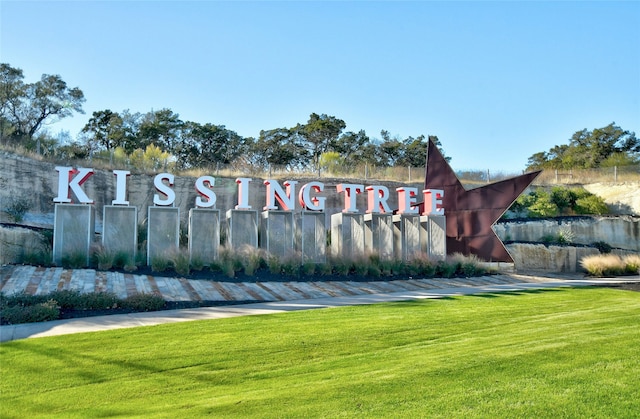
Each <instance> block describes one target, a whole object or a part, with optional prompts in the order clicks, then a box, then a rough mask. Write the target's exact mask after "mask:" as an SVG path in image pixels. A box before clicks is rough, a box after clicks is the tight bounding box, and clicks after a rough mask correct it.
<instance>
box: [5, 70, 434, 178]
mask: <svg viewBox="0 0 640 419" xmlns="http://www.w3.org/2000/svg"><path fill="white" fill-rule="evenodd" d="M0 66H1V68H0V71H1V75H0V77H1V80H0V82H1V84H2V86H1V89H0V90H1V92H0V102H1V103H0V111H1V112H2V113H1V116H0V136H1V142H2V143H3V144H14V145H20V146H23V147H25V148H27V149H33V150H36V149H37V151H38V152H40V153H41V154H49V155H53V156H58V157H62V158H70V159H83V158H88V157H90V156H94V155H96V154H100V153H107V154H111V155H113V153H117V154H118V155H125V156H128V157H130V158H133V159H134V160H135V158H136V156H138V157H139V156H140V154H141V153H143V152H147V154H149V153H151V154H154V153H155V154H157V153H168V154H164V155H170V156H172V160H173V164H174V166H175V167H176V168H177V169H192V168H210V167H215V166H216V165H229V164H234V163H238V162H240V163H242V164H244V165H251V166H254V167H262V168H265V167H268V166H269V165H277V166H284V167H287V168H290V169H305V168H311V169H315V168H317V167H319V166H321V165H324V166H325V167H326V166H336V165H339V166H344V167H349V166H353V165H358V164H363V163H368V164H371V165H375V166H381V167H391V166H413V167H420V166H424V164H425V159H426V150H427V144H428V139H429V138H431V139H433V140H434V141H436V143H437V144H438V145H440V142H439V140H438V138H437V137H426V136H424V135H419V136H417V137H415V138H414V137H408V138H404V139H401V138H398V137H392V136H391V135H390V134H389V132H388V131H384V130H383V131H382V132H381V134H380V135H381V138H380V139H378V138H371V137H369V136H368V135H367V134H366V132H365V131H364V130H360V131H358V132H354V131H345V129H346V123H345V121H343V120H342V119H340V118H337V117H335V116H331V115H327V114H317V113H311V114H310V115H309V119H308V120H307V121H306V123H298V124H296V125H295V126H293V127H280V128H273V129H268V130H262V131H260V134H259V136H258V138H253V137H243V136H241V135H239V134H238V133H237V132H235V131H233V130H230V129H228V128H227V127H225V126H224V125H217V124H214V123H198V122H193V121H183V120H182V119H181V118H180V115H179V114H178V113H176V112H174V111H173V110H171V109H170V108H162V109H160V110H152V111H150V112H146V113H140V112H131V111H130V110H123V111H121V112H117V111H112V110H111V109H105V110H100V111H96V112H93V114H92V115H91V117H90V118H89V120H88V122H87V123H86V124H85V126H84V127H83V128H82V130H81V132H80V133H79V134H78V136H77V137H76V138H71V136H70V135H69V134H68V133H66V134H63V135H62V136H59V137H58V138H54V137H53V136H51V134H49V132H48V131H47V130H46V129H43V128H44V127H45V126H46V124H47V123H51V122H55V121H58V120H60V119H62V118H66V117H69V116H71V115H72V114H74V113H80V114H83V113H84V111H83V109H82V104H83V103H84V102H85V97H84V94H83V92H82V90H80V89H79V88H78V87H74V88H69V87H68V86H67V84H66V83H65V82H64V81H63V80H62V78H61V77H60V76H58V75H47V74H43V75H42V78H41V79H40V80H39V81H37V82H35V83H25V82H24V80H23V79H24V75H23V72H22V70H21V69H19V68H14V67H11V66H10V65H9V64H0ZM60 137H62V138H60Z"/></svg>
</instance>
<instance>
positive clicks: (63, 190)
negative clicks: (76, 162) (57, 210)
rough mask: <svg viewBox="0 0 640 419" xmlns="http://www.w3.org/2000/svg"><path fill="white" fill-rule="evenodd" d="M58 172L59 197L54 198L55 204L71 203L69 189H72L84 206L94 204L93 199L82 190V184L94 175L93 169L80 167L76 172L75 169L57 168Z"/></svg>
mask: <svg viewBox="0 0 640 419" xmlns="http://www.w3.org/2000/svg"><path fill="white" fill-rule="evenodd" d="M56 171H58V196H57V197H56V198H53V202H59V203H68V202H71V199H70V198H69V189H71V190H72V191H73V193H74V194H75V195H76V198H78V201H80V202H81V203H83V204H93V199H91V198H89V197H88V196H87V195H86V194H85V193H84V191H83V190H82V188H81V186H82V184H83V183H84V182H86V180H87V179H89V178H90V177H91V175H93V169H87V168H83V167H79V168H78V169H77V170H76V169H74V168H73V167H63V166H56ZM74 175H75V177H73V176H74ZM72 177H73V179H72Z"/></svg>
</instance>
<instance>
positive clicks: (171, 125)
mask: <svg viewBox="0 0 640 419" xmlns="http://www.w3.org/2000/svg"><path fill="white" fill-rule="evenodd" d="M183 127H184V122H182V121H181V120H180V115H178V114H177V113H173V111H172V110H171V109H168V108H164V109H161V110H159V111H151V112H149V113H147V114H146V115H145V116H144V117H143V119H142V123H141V124H140V128H139V131H138V140H139V142H140V144H139V146H144V147H146V146H148V145H151V144H153V145H155V146H156V147H159V148H160V149H162V150H163V151H166V152H168V153H171V154H173V153H175V151H176V146H177V144H178V142H179V140H180V135H181V134H182V128H183Z"/></svg>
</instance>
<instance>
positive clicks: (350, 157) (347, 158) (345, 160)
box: [321, 130, 371, 165]
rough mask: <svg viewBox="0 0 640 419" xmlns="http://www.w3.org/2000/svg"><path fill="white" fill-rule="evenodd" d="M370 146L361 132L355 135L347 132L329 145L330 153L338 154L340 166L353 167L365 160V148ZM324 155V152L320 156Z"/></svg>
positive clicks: (365, 135)
mask: <svg viewBox="0 0 640 419" xmlns="http://www.w3.org/2000/svg"><path fill="white" fill-rule="evenodd" d="M370 144H371V143H370V139H369V137H368V136H367V134H366V133H365V132H364V131H363V130H360V131H359V132H357V133H356V132H351V131H349V132H346V133H344V134H342V135H341V136H340V138H338V139H337V140H335V141H334V142H333V143H332V144H331V151H332V152H335V153H338V155H339V156H340V161H341V162H342V164H345V165H354V164H358V163H363V162H365V161H366V160H367V157H368V155H367V150H368V147H367V146H368V145H370ZM324 154H326V152H325V153H323V154H322V155H324ZM322 155H321V156H322ZM334 160H335V159H334Z"/></svg>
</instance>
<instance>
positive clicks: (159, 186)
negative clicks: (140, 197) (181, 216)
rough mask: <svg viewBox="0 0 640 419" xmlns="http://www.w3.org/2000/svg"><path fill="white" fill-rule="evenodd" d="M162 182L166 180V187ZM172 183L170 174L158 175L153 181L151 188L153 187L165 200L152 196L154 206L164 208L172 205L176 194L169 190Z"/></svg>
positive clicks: (158, 196)
mask: <svg viewBox="0 0 640 419" xmlns="http://www.w3.org/2000/svg"><path fill="white" fill-rule="evenodd" d="M163 180H166V181H167V183H168V185H165V184H164V182H163ZM173 181H174V178H173V175H172V174H171V173H160V174H159V175H157V176H156V177H155V178H154V179H153V186H155V188H156V190H157V191H158V192H160V193H161V194H163V195H165V196H166V198H165V199H162V197H161V196H160V195H158V194H154V195H153V204H154V205H161V206H165V207H168V206H171V205H173V202H174V201H175V200H176V193H175V192H174V191H173V189H171V186H173Z"/></svg>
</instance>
